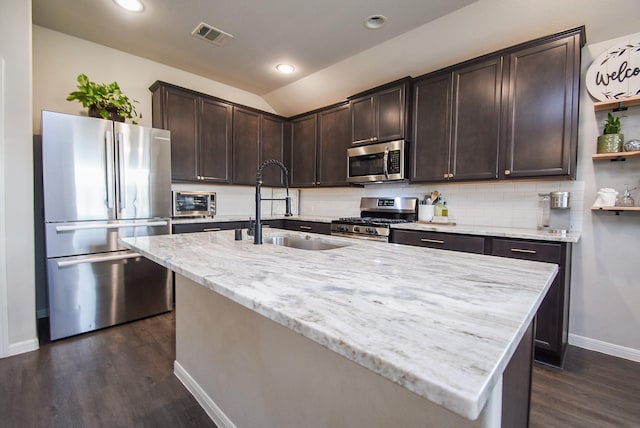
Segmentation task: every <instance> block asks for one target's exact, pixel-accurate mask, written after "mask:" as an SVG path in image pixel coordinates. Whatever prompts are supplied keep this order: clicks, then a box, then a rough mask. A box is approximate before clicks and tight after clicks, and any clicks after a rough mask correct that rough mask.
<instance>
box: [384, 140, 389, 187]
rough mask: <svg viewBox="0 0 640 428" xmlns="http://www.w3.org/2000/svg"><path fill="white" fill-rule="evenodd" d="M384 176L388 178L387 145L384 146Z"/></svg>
mask: <svg viewBox="0 0 640 428" xmlns="http://www.w3.org/2000/svg"><path fill="white" fill-rule="evenodd" d="M383 171H384V177H385V178H386V179H389V146H387V147H385V148H384V169H383Z"/></svg>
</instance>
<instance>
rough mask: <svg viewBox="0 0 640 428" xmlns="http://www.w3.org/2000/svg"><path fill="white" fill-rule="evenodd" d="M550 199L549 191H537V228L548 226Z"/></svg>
mask: <svg viewBox="0 0 640 428" xmlns="http://www.w3.org/2000/svg"><path fill="white" fill-rule="evenodd" d="M550 200H551V195H550V194H549V193H538V229H547V228H549V208H550V206H551V204H550Z"/></svg>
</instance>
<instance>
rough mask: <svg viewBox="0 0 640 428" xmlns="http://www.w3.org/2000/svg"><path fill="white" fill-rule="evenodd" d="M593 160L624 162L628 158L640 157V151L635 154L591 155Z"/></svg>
mask: <svg viewBox="0 0 640 428" xmlns="http://www.w3.org/2000/svg"><path fill="white" fill-rule="evenodd" d="M591 157H592V158H593V160H594V161H595V160H611V161H623V160H625V159H627V158H638V157H640V151H635V152H615V153H596V154H594V155H591Z"/></svg>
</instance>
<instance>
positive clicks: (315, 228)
mask: <svg viewBox="0 0 640 428" xmlns="http://www.w3.org/2000/svg"><path fill="white" fill-rule="evenodd" d="M282 227H283V229H287V230H297V231H299V232H310V233H320V234H323V235H331V223H322V222H317V221H303V220H289V219H285V220H284V224H283V225H282Z"/></svg>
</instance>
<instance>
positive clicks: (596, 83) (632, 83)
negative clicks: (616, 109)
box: [585, 39, 640, 101]
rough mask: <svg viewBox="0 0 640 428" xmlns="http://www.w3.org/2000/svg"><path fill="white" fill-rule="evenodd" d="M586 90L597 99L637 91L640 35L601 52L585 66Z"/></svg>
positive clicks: (605, 99) (639, 65)
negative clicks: (586, 68) (589, 64)
mask: <svg viewBox="0 0 640 428" xmlns="http://www.w3.org/2000/svg"><path fill="white" fill-rule="evenodd" d="M585 83H586V85H587V91H589V93H590V94H591V96H592V97H593V98H595V99H597V100H598V101H607V100H613V99H622V98H628V97H635V96H639V95H640V39H634V40H627V41H626V42H624V43H621V44H619V45H616V46H613V47H611V48H610V49H608V50H607V51H605V52H604V53H603V54H601V55H600V56H599V57H598V58H596V60H595V61H593V63H592V64H591V66H590V67H589V70H587V77H586V82H585Z"/></svg>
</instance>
